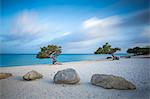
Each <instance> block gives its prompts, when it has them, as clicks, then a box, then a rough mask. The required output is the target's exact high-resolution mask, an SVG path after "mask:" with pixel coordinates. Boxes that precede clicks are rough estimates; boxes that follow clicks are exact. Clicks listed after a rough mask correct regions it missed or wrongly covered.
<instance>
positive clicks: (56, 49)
mask: <svg viewBox="0 0 150 99" xmlns="http://www.w3.org/2000/svg"><path fill="white" fill-rule="evenodd" d="M40 49H41V51H40V52H39V53H38V54H37V56H36V57H37V58H50V56H51V55H53V56H54V57H56V56H58V55H59V54H60V53H61V46H57V45H48V46H47V47H41V48H40Z"/></svg>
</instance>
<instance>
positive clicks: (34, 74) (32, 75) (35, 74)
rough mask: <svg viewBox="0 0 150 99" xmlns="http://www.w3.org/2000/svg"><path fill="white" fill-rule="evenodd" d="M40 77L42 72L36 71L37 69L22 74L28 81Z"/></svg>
mask: <svg viewBox="0 0 150 99" xmlns="http://www.w3.org/2000/svg"><path fill="white" fill-rule="evenodd" d="M42 77H43V75H42V74H40V73H38V72H37V71H34V70H32V71H30V72H28V73H27V74H25V75H24V76H23V79H24V80H27V81H30V80H36V79H40V78H42Z"/></svg>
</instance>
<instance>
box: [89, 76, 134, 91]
mask: <svg viewBox="0 0 150 99" xmlns="http://www.w3.org/2000/svg"><path fill="white" fill-rule="evenodd" d="M91 83H92V84H93V85H96V86H100V87H103V88H105V89H120V90H133V89H136V87H135V85H134V84H132V83H131V82H129V81H127V80H126V79H124V78H122V77H119V76H114V75H105V74H94V75H93V76H92V78H91Z"/></svg>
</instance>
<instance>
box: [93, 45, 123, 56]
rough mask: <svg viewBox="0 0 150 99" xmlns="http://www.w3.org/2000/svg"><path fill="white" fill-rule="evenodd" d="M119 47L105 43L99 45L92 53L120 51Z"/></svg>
mask: <svg viewBox="0 0 150 99" xmlns="http://www.w3.org/2000/svg"><path fill="white" fill-rule="evenodd" d="M120 50H121V49H120V48H112V47H111V45H109V44H108V43H105V44H104V45H103V46H102V47H99V48H98V49H97V50H96V51H95V52H94V53H95V54H114V53H115V52H117V51H120Z"/></svg>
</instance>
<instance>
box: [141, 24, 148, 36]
mask: <svg viewBox="0 0 150 99" xmlns="http://www.w3.org/2000/svg"><path fill="white" fill-rule="evenodd" d="M142 34H143V36H144V37H147V38H150V26H147V27H145V28H144V31H143V32H142Z"/></svg>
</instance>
